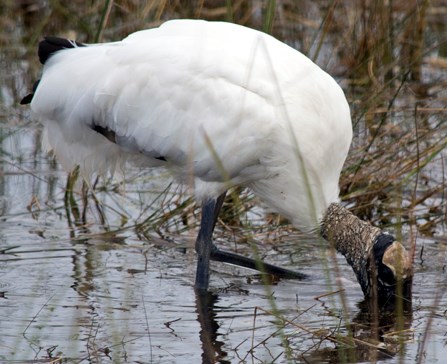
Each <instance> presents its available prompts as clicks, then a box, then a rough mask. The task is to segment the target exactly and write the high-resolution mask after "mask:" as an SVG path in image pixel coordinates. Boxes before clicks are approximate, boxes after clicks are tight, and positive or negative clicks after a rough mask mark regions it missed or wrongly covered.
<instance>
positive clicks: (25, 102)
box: [20, 80, 40, 105]
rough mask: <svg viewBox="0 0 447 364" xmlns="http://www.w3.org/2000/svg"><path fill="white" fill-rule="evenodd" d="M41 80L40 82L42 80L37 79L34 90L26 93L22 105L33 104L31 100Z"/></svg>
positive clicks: (21, 101)
mask: <svg viewBox="0 0 447 364" xmlns="http://www.w3.org/2000/svg"><path fill="white" fill-rule="evenodd" d="M39 82H40V80H37V81H36V82H34V85H33V92H31V93H30V94H28V95H26V96H25V97H24V98H23V99H22V100H20V105H27V104H31V101H32V100H33V97H34V93H35V92H36V90H37V86H39Z"/></svg>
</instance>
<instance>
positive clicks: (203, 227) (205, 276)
mask: <svg viewBox="0 0 447 364" xmlns="http://www.w3.org/2000/svg"><path fill="white" fill-rule="evenodd" d="M225 194H226V193H223V194H222V195H220V196H219V197H218V198H217V199H210V200H207V201H205V202H204V203H203V205H202V220H201V221H200V230H199V234H198V236H197V240H196V252H197V255H198V261H197V272H196V284H195V287H196V289H198V290H206V289H208V283H209V276H210V273H209V269H210V259H211V260H215V261H218V262H224V263H230V264H234V265H238V266H241V267H245V268H250V269H255V270H258V271H261V272H263V273H268V274H272V275H276V276H279V277H283V278H289V279H305V278H307V275H306V274H303V273H299V272H294V271H291V270H288V269H284V268H280V267H276V266H274V265H271V264H268V263H264V262H262V261H256V260H254V259H250V258H247V257H244V256H242V255H239V254H235V253H231V252H227V251H223V250H220V249H218V248H217V247H216V246H215V245H214V243H213V240H212V238H213V231H214V227H215V226H216V221H217V218H218V216H219V212H220V209H221V207H222V204H223V201H224V199H225Z"/></svg>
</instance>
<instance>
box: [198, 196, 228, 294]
mask: <svg viewBox="0 0 447 364" xmlns="http://www.w3.org/2000/svg"><path fill="white" fill-rule="evenodd" d="M225 195H226V192H224V193H223V194H221V195H220V196H219V197H218V198H217V199H209V200H206V201H205V202H203V204H202V219H201V221H200V230H199V234H198V235H197V240H196V252H197V258H198V260H197V271H196V284H195V287H196V289H197V290H206V289H208V282H209V278H210V257H211V252H212V251H213V250H215V249H217V248H216V247H215V245H214V244H213V240H212V238H213V231H214V227H215V226H216V221H217V217H218V216H219V212H220V209H221V207H222V204H223V201H224V200H225Z"/></svg>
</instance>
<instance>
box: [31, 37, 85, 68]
mask: <svg viewBox="0 0 447 364" xmlns="http://www.w3.org/2000/svg"><path fill="white" fill-rule="evenodd" d="M76 47H85V44H83V43H80V42H76V41H74V40H69V39H64V38H58V37H45V38H44V40H42V41H41V42H40V43H39V51H38V55H39V61H40V63H42V64H45V62H46V61H47V60H48V58H50V57H51V56H52V55H53V54H54V53H56V52H58V51H60V50H63V49H67V48H76Z"/></svg>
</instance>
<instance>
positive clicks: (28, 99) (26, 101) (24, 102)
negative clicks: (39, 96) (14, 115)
mask: <svg viewBox="0 0 447 364" xmlns="http://www.w3.org/2000/svg"><path fill="white" fill-rule="evenodd" d="M33 96H34V93H30V94H28V95H26V96H25V97H24V98H23V99H22V100H20V105H27V104H31V101H32V100H33Z"/></svg>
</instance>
